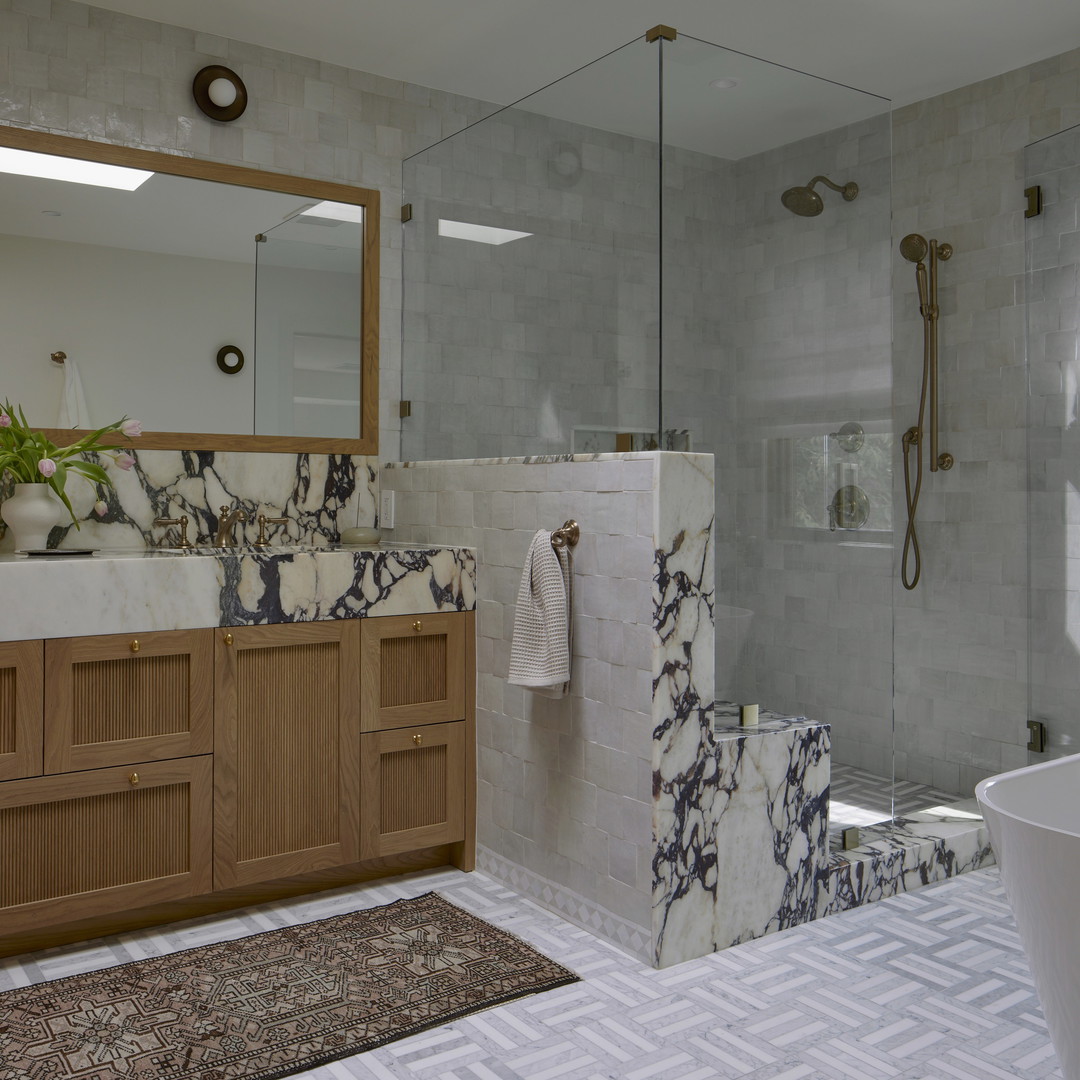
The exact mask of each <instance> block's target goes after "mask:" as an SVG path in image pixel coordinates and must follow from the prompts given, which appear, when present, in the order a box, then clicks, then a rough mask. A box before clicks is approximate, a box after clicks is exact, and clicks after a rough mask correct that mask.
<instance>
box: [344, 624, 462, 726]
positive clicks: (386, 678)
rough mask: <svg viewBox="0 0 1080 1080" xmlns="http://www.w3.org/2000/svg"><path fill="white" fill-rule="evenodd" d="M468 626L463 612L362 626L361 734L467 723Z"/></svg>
mask: <svg viewBox="0 0 1080 1080" xmlns="http://www.w3.org/2000/svg"><path fill="white" fill-rule="evenodd" d="M468 626H469V620H468V619H467V618H466V617H465V615H464V614H463V613H459V612H439V613H436V614H432V615H387V616H383V617H381V618H373V619H363V620H361V624H360V630H361V638H360V640H361V660H360V671H361V675H360V730H361V731H386V730H390V729H392V728H400V727H411V726H413V725H416V724H441V723H447V722H448V721H451V720H461V719H464V717H465V644H466V633H467V630H468Z"/></svg>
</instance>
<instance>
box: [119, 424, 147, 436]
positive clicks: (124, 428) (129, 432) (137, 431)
mask: <svg viewBox="0 0 1080 1080" xmlns="http://www.w3.org/2000/svg"><path fill="white" fill-rule="evenodd" d="M120 431H121V432H122V433H123V434H124V435H126V436H127V437H128V438H129V439H134V438H135V436H136V435H141V434H142V421H141V420H125V421H124V422H123V423H122V424H121V425H120Z"/></svg>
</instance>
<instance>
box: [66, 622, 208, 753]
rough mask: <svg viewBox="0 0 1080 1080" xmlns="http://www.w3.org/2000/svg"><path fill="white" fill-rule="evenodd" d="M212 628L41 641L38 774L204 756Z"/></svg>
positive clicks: (206, 751)
mask: <svg viewBox="0 0 1080 1080" xmlns="http://www.w3.org/2000/svg"><path fill="white" fill-rule="evenodd" d="M213 633H214V632H213V630H210V629H205V630H158V631H155V632H153V633H148V634H102V635H98V636H94V637H71V638H53V639H50V640H48V641H46V642H45V717H46V722H45V744H44V745H45V760H44V772H46V773H64V772H70V771H71V770H73V769H99V768H104V767H107V766H110V765H126V764H132V763H135V762H143V761H165V760H167V759H169V758H182V757H191V756H194V755H197V754H209V753H210V752H211V751H212V750H213V748H214V729H213V724H214V707H213V692H214V652H213V649H214V645H213Z"/></svg>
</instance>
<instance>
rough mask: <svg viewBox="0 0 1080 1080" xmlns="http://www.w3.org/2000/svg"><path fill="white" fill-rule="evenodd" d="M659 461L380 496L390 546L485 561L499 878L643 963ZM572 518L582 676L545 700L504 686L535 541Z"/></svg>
mask: <svg viewBox="0 0 1080 1080" xmlns="http://www.w3.org/2000/svg"><path fill="white" fill-rule="evenodd" d="M655 458H656V455H648V454H646V455H641V457H639V458H634V457H631V458H628V459H626V460H604V461H556V462H551V463H522V462H520V461H518V462H507V463H501V462H497V461H489V462H484V461H480V462H456V461H441V462H440V461H434V462H418V463H410V464H409V465H408V467H399V466H392V467H389V468H384V469H383V472H382V486H383V490H387V489H392V490H394V491H395V504H396V505H395V524H394V529H393V530H392V532H391V536H392V538H393V539H394V540H395V541H399V540H400V541H406V542H424V543H434V544H440V543H450V542H453V543H455V544H462V545H467V546H471V547H475V548H476V550H477V560H478V568H477V569H478V573H477V602H476V614H477V658H476V659H477V671H478V677H477V742H478V755H479V757H478V763H477V771H478V791H477V829H478V834H477V838H478V840H479V842H480V844H481V845H483V847H485V848H487V849H489V850H490V851H491V852H493V853H494V855H495V856H496V858H497V859H498V864H497V865H493V866H492V867H490V869H492V870H494V871H496V872H499V871H501V870H508V869H509V868H510V867H517V868H520V870H521V871H523V872H524V874H519V877H520V880H519V881H518V882H517V884H518V885H519V886H520V887H523V888H526V889H528V890H529V891H532V890H534V889H535V890H536V891H537V895H539V896H540V898H541V899H544V900H545V901H546V902H548V903H549V904H551V905H552V906H561V909H562V910H564V911H566V913H567V914H568V915H569V916H570V917H575V916H577V915H579V914H580V911H583V910H586V909H591V910H592V913H593V914H594V916H595V917H597V918H602V919H603V920H604V923H605V925H604V926H603V927H601V928H600V929H601V930H602V931H606V932H605V936H608V937H611V938H613V939H615V940H620V941H621V942H622V943H623V944H625V945H626V946H627V947H628V948H630V949H631V951H634V952H636V953H637V954H638V955H640V956H643V957H644V956H645V955H646V953H647V943H648V937H649V929H648V928H649V925H650V915H651V897H652V883H653V876H652V873H653V872H652V858H653V852H654V850H655V849H654V846H653V844H652V843H651V841H652V838H653V827H652V719H651V706H652V684H651V683H652V611H653V602H652V573H653V565H654V549H653V532H654V490H653V484H654V462H655ZM567 518H574V519H575V520H577V521H578V522H579V523H580V524H581V539H580V541H579V542H578V545H577V548H576V549H575V551H574V585H575V590H576V594H575V611H576V617H575V621H574V658H573V665H574V676H573V686H572V695H571V697H570V698H569V699H564V700H551V699H548V698H544V697H541V696H539V695H536V694H532V693H530V692H528V691H526V690H524V689H523V688H522V687H519V686H511V685H509V684H508V683H507V681H506V674H507V670H508V667H509V659H510V641H511V635H512V633H513V625H514V606H515V602H516V600H517V593H518V586H519V584H520V581H521V572H522V566H523V564H524V559H525V554H526V552H527V551H528V548H529V542H530V541H531V539H532V536H533V534H534V533H535V531H536V530H537V529H540V528H543V529H548V530H552V529H555V528H557V527H559V526H560V525H562V524H563V522H564V521H565V520H566V519H567ZM433 522H434V523H435V524H433ZM530 875H531V876H530ZM500 876H504V874H503V873H501V872H500ZM557 887H558V888H557ZM545 888H546V889H547V890H548V894H547V895H546V896H545V895H543V890H544V889H545ZM560 888H561V891H562V892H563V893H564V894H565V895H563V896H556V895H555V893H556V892H559V891H560ZM575 906H576V907H578V908H579V909H580V910H574V907H575ZM598 910H599V914H597V912H598Z"/></svg>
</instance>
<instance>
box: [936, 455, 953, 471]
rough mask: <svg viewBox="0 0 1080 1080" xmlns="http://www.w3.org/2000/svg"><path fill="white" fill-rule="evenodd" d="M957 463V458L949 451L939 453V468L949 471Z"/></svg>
mask: <svg viewBox="0 0 1080 1080" xmlns="http://www.w3.org/2000/svg"><path fill="white" fill-rule="evenodd" d="M955 464H956V458H954V457H953V456H952V454H950V453H949V452H948V451H946V452H945V453H944V454H939V455H938V459H937V465H938V468H939V469H944V470H945V471H946V472H948V471H949V470H950V469H951V468H952V467H953V466H954V465H955Z"/></svg>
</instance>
